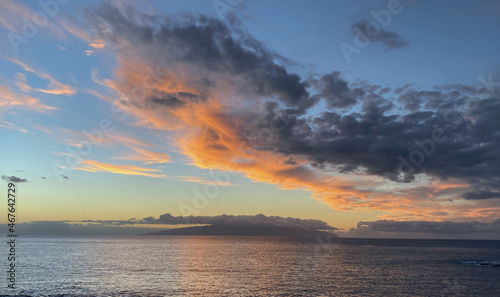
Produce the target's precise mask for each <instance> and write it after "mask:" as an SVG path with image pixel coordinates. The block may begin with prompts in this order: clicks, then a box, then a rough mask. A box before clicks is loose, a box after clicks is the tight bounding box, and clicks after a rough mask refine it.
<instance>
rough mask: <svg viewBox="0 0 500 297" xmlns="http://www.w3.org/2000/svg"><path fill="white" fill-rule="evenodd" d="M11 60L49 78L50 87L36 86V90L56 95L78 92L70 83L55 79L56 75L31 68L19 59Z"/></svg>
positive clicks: (29, 70)
mask: <svg viewBox="0 0 500 297" xmlns="http://www.w3.org/2000/svg"><path fill="white" fill-rule="evenodd" d="M9 61H11V62H13V63H14V64H16V65H18V66H20V67H22V68H23V69H24V70H25V71H27V72H31V73H34V74H35V75H36V76H38V77H40V78H44V79H47V80H48V81H49V84H48V86H47V87H48V89H40V88H36V89H35V91H37V92H42V93H46V94H54V95H73V94H74V93H76V89H74V88H73V87H71V86H69V85H65V84H63V83H61V82H59V81H57V80H56V79H54V77H52V75H50V74H48V73H45V72H39V71H35V70H33V68H31V67H30V66H28V65H27V64H25V63H23V62H21V61H20V60H18V59H9ZM24 78H26V77H24Z"/></svg>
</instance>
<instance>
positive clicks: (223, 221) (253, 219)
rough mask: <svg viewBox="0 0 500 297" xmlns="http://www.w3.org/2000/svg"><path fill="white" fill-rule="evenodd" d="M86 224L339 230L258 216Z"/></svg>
mask: <svg viewBox="0 0 500 297" xmlns="http://www.w3.org/2000/svg"><path fill="white" fill-rule="evenodd" d="M82 222H85V223H97V224H103V225H130V224H165V225H188V224H190V225H193V224H200V225H224V226H274V227H294V228H301V229H314V230H337V228H335V227H332V226H329V225H328V224H327V223H325V222H323V221H321V220H314V219H298V218H291V217H286V218H284V217H280V216H266V215H263V214H257V215H253V216H252V215H237V216H235V215H226V214H223V215H219V216H187V217H183V216H173V215H171V214H169V213H165V214H162V215H160V216H159V217H158V218H155V217H146V218H143V219H141V220H136V219H130V220H85V221H82Z"/></svg>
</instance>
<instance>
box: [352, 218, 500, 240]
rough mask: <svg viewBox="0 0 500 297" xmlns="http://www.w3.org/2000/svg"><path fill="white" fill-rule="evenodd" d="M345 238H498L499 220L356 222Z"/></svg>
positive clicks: (499, 232)
mask: <svg viewBox="0 0 500 297" xmlns="http://www.w3.org/2000/svg"><path fill="white" fill-rule="evenodd" d="M344 235H346V236H351V237H352V236H362V237H373V236H392V237H397V236H400V237H401V236H402V237H412V236H413V237H417V236H419V237H421V236H425V235H427V236H437V238H439V236H447V237H448V236H452V237H455V238H457V237H463V238H466V237H468V236H469V237H470V236H471V235H474V236H476V237H478V238H480V237H482V238H500V219H497V220H495V221H493V222H491V223H484V222H477V221H474V222H451V221H440V222H435V221H393V220H379V221H372V222H358V224H357V226H356V228H351V229H350V230H349V231H347V232H345V233H344Z"/></svg>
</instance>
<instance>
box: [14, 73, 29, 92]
mask: <svg viewBox="0 0 500 297" xmlns="http://www.w3.org/2000/svg"><path fill="white" fill-rule="evenodd" d="M16 80H17V81H16V85H17V87H18V89H19V91H21V92H24V93H29V92H31V87H30V86H29V85H28V84H27V83H26V76H25V75H24V74H22V73H20V72H18V73H17V74H16Z"/></svg>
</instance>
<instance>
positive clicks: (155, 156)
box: [114, 148, 170, 164]
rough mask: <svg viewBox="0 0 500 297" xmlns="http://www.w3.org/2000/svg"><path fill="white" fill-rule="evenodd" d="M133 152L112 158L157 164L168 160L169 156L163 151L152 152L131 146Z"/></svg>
mask: <svg viewBox="0 0 500 297" xmlns="http://www.w3.org/2000/svg"><path fill="white" fill-rule="evenodd" d="M132 150H133V151H134V153H132V154H129V155H127V156H123V157H115V158H114V159H119V160H129V161H139V162H142V164H159V163H168V162H170V156H169V155H167V154H165V153H158V152H153V151H149V150H145V149H141V148H132Z"/></svg>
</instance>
